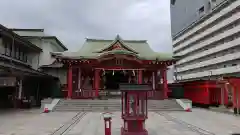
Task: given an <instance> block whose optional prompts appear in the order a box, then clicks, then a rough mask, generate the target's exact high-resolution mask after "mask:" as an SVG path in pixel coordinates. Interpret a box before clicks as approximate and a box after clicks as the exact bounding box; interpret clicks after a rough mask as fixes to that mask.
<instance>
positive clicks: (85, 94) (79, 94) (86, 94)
mask: <svg viewBox="0 0 240 135" xmlns="http://www.w3.org/2000/svg"><path fill="white" fill-rule="evenodd" d="M75 93H76V94H75V95H74V96H73V98H78V99H86V98H95V97H96V91H95V90H81V91H75Z"/></svg>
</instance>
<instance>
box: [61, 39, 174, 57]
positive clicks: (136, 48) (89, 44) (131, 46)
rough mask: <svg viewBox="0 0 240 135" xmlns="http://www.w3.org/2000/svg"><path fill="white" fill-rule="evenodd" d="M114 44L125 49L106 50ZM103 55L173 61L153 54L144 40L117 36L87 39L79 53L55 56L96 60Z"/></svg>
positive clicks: (158, 54)
mask: <svg viewBox="0 0 240 135" xmlns="http://www.w3.org/2000/svg"><path fill="white" fill-rule="evenodd" d="M114 43H120V44H121V46H123V47H124V48H126V49H122V50H109V49H108V48H111V47H112V46H113V45H114ZM105 54H127V55H135V56H136V57H137V58H139V59H142V60H156V59H158V60H162V61H165V60H166V61H167V60H172V59H174V58H173V55H172V54H167V53H158V52H154V51H153V50H152V49H151V48H150V46H149V44H148V43H147V41H146V40H122V39H121V38H120V36H119V35H118V36H117V37H116V38H115V39H114V40H102V39H89V38H87V39H86V41H85V43H84V44H83V46H82V47H81V49H80V50H79V51H76V52H63V53H62V54H61V55H59V54H58V55H57V56H59V57H65V58H69V59H97V58H99V57H101V56H102V55H105Z"/></svg>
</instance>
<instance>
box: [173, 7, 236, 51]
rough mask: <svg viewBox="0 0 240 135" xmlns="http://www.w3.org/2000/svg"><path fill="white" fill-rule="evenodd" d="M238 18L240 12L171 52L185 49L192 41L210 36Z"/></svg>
mask: <svg viewBox="0 0 240 135" xmlns="http://www.w3.org/2000/svg"><path fill="white" fill-rule="evenodd" d="M239 16H240V12H238V13H236V14H234V15H233V16H231V17H229V18H227V19H226V20H223V21H221V22H220V23H219V24H217V25H215V26H213V27H212V28H209V29H207V30H205V31H204V32H202V33H200V34H198V35H196V36H194V37H193V38H191V39H189V40H187V41H186V42H184V43H182V44H180V45H179V46H176V47H174V48H173V51H174V52H175V51H178V50H179V49H181V48H183V47H186V46H187V45H189V44H191V43H193V42H194V41H197V40H199V39H200V38H202V37H205V36H208V35H209V34H211V33H213V32H215V31H217V30H219V29H221V28H223V27H224V26H227V25H229V24H230V23H232V22H234V21H236V20H238V19H239Z"/></svg>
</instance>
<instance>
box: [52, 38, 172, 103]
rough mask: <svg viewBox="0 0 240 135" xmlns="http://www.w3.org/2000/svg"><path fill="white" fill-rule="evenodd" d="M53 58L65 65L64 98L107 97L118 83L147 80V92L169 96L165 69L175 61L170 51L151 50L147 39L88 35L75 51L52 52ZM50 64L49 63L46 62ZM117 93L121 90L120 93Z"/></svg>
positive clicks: (139, 82) (159, 96)
mask: <svg viewBox="0 0 240 135" xmlns="http://www.w3.org/2000/svg"><path fill="white" fill-rule="evenodd" d="M52 55H53V56H54V57H55V58H56V61H55V62H54V63H53V64H52V66H53V65H54V64H55V65H56V64H61V65H62V68H65V69H67V75H66V82H67V84H66V86H65V88H63V89H62V91H63V92H64V96H65V97H66V98H98V97H99V96H100V95H101V93H104V92H107V93H108V95H110V96H109V97H113V96H116V95H118V94H119V93H120V91H119V84H121V83H135V84H149V85H151V87H152V91H151V92H149V94H148V96H149V97H152V98H155V99H166V98H168V92H169V91H168V82H167V69H168V66H171V65H173V64H174V63H175V62H176V58H174V57H173V55H172V54H166V53H158V52H154V51H153V50H152V49H151V48H150V46H149V44H148V43H147V41H146V40H123V39H122V38H121V37H120V36H119V35H117V36H116V38H115V39H114V40H102V39H89V38H87V39H86V41H85V43H84V44H83V46H82V48H81V49H80V50H79V51H76V52H61V53H58V52H55V53H52ZM49 66H51V65H49ZM119 95H120V94H119Z"/></svg>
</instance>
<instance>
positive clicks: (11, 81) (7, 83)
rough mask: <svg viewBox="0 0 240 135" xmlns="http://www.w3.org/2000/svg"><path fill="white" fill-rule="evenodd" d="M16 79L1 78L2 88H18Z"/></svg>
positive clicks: (0, 84)
mask: <svg viewBox="0 0 240 135" xmlns="http://www.w3.org/2000/svg"><path fill="white" fill-rule="evenodd" d="M16 82H17V79H16V77H0V87H11V86H12V87H13V86H16Z"/></svg>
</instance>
